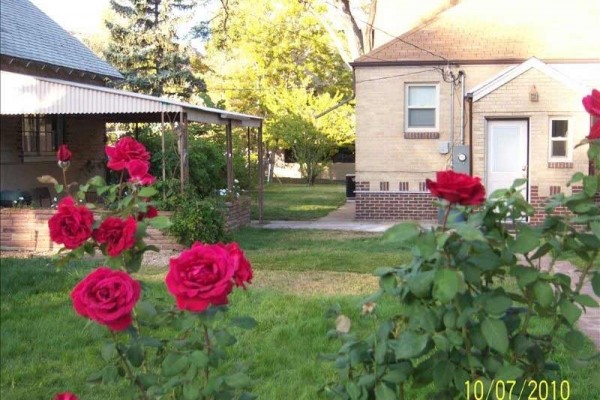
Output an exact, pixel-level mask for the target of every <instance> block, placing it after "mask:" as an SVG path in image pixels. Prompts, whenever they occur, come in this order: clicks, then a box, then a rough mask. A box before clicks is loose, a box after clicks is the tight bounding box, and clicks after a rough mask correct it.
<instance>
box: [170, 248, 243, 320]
mask: <svg viewBox="0 0 600 400" xmlns="http://www.w3.org/2000/svg"><path fill="white" fill-rule="evenodd" d="M234 274H235V266H234V263H233V262H232V259H231V257H230V256H229V251H227V249H225V247H224V246H223V245H221V244H214V245H210V244H203V243H200V242H196V243H194V244H193V245H192V248H191V249H188V250H184V251H183V252H182V253H181V255H180V256H179V257H177V258H171V260H170V262H169V272H168V273H167V277H166V279H165V281H166V284H167V289H168V290H169V292H171V294H172V295H173V297H175V300H176V301H177V307H179V309H181V310H188V311H196V312H200V311H204V310H206V309H207V308H208V307H209V306H210V305H221V304H227V302H228V301H227V295H229V293H230V292H231V289H232V288H233V282H232V280H233V276H234Z"/></svg>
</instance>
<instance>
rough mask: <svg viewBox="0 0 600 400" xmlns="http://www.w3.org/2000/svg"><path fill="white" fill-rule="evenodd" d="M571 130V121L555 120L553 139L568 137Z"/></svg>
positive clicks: (553, 122) (553, 123)
mask: <svg viewBox="0 0 600 400" xmlns="http://www.w3.org/2000/svg"><path fill="white" fill-rule="evenodd" d="M568 130H569V121H567V120H553V121H552V137H567V131H568Z"/></svg>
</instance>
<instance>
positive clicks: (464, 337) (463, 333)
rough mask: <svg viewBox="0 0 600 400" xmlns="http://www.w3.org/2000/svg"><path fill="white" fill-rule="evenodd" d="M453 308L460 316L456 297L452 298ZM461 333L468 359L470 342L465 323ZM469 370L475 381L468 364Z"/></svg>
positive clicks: (473, 372)
mask: <svg viewBox="0 0 600 400" xmlns="http://www.w3.org/2000/svg"><path fill="white" fill-rule="evenodd" d="M454 306H455V307H456V311H458V313H459V314H460V306H459V304H458V300H457V299H456V297H455V298H454ZM461 333H462V337H463V340H464V342H465V353H466V354H467V357H470V356H471V341H470V340H469V335H468V332H467V324H466V323H465V325H463V327H462V331H461ZM469 370H470V372H471V379H475V369H474V368H473V366H472V365H470V364H469Z"/></svg>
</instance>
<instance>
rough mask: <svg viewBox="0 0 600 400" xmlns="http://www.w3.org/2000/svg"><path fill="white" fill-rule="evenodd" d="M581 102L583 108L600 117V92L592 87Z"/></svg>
mask: <svg viewBox="0 0 600 400" xmlns="http://www.w3.org/2000/svg"><path fill="white" fill-rule="evenodd" d="M581 102H582V103H583V106H584V107H585V110H586V111H587V112H588V113H590V114H592V115H593V116H595V117H600V92H599V91H598V90H596V89H592V94H589V95H587V96H585V97H584V98H583V99H582V100H581Z"/></svg>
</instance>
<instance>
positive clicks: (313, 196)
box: [252, 183, 346, 221]
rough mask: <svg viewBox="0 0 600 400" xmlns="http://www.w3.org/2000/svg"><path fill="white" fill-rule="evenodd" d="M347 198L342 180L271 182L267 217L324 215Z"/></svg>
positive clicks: (287, 218)
mask: <svg viewBox="0 0 600 400" xmlns="http://www.w3.org/2000/svg"><path fill="white" fill-rule="evenodd" d="M345 201H346V187H345V186H344V185H343V184H316V185H314V186H308V185H303V184H291V183H290V184H288V183H285V184H281V183H271V184H268V185H265V190H264V219H265V220H266V221H273V220H285V221H304V220H311V219H316V218H320V217H324V216H325V215H327V214H329V213H330V212H331V211H333V210H335V209H336V208H338V207H340V206H341V205H342V204H344V202H345ZM252 203H253V204H252V219H258V206H257V201H256V193H254V194H253V201H252Z"/></svg>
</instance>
